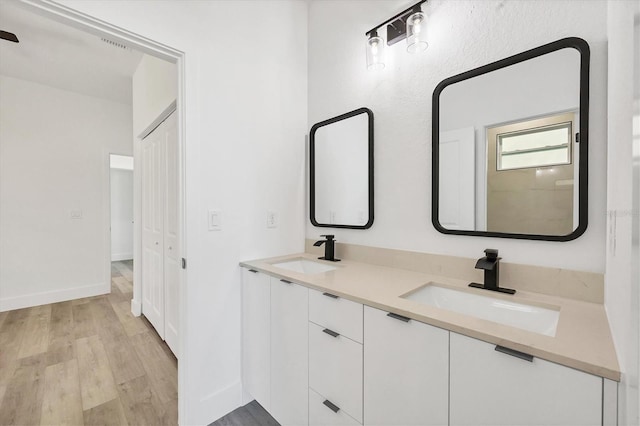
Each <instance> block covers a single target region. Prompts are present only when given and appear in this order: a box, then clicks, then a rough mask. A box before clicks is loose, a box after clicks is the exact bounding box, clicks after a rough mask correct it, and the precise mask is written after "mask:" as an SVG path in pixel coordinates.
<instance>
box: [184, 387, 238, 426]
mask: <svg viewBox="0 0 640 426" xmlns="http://www.w3.org/2000/svg"><path fill="white" fill-rule="evenodd" d="M241 394H242V384H241V383H240V381H237V382H235V383H234V384H232V385H231V386H229V387H227V388H225V389H222V390H220V391H218V392H215V393H212V394H210V395H207V396H205V397H203V398H201V399H200V401H199V404H198V405H199V406H198V409H197V410H196V411H197V412H198V413H199V416H198V417H200V418H196V419H194V418H187V419H184V420H185V421H186V423H185V424H205V425H208V424H211V423H213V422H215V421H216V420H218V419H219V418H220V417H222V416H224V415H225V414H228V413H230V412H232V411H233V410H235V409H236V408H238V407H240V406H241V404H242V395H241Z"/></svg>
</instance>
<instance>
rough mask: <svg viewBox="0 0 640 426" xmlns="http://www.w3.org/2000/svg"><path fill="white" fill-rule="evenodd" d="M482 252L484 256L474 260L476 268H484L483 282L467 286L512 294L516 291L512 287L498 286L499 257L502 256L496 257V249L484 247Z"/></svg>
mask: <svg viewBox="0 0 640 426" xmlns="http://www.w3.org/2000/svg"><path fill="white" fill-rule="evenodd" d="M484 254H486V256H485V257H482V258H480V259H478V261H477V262H476V269H484V284H480V283H471V284H469V287H475V288H482V289H484V290H491V291H498V292H500V293H508V294H514V293H515V292H516V291H515V290H513V289H511V288H502V287H500V259H502V258H501V257H498V250H496V249H486V250H485V251H484Z"/></svg>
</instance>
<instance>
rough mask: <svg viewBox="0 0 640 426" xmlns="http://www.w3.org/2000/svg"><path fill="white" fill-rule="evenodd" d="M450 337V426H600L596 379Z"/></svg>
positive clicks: (599, 385) (599, 380) (599, 389)
mask: <svg viewBox="0 0 640 426" xmlns="http://www.w3.org/2000/svg"><path fill="white" fill-rule="evenodd" d="M495 347H496V346H495V345H493V344H489V343H485V342H482V341H480V340H476V339H472V338H470V337H465V336H461V335H459V334H456V333H451V346H450V351H451V367H450V368H451V381H450V395H451V401H450V410H451V411H450V416H451V417H450V420H451V423H450V424H451V425H452V426H454V425H474V426H480V425H492V426H494V425H505V426H507V425H509V426H513V425H519V426H521V425H545V426H551V425H558V426H567V425H580V426H586V425H600V424H601V422H602V378H600V377H596V376H592V375H590V374H587V373H583V372H581V371H578V370H574V369H572V368H568V367H564V366H561V365H559V364H554V363H551V362H548V361H544V360H541V359H539V358H533V360H532V362H529V361H526V360H523V359H520V358H516V357H514V356H512V355H507V354H504V353H501V352H498V351H496V350H495Z"/></svg>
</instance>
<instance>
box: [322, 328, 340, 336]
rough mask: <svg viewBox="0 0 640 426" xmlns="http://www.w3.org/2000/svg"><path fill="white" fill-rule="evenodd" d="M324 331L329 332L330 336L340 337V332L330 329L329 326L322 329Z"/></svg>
mask: <svg viewBox="0 0 640 426" xmlns="http://www.w3.org/2000/svg"><path fill="white" fill-rule="evenodd" d="M322 332H323V333H327V334H328V335H329V336H331V337H339V336H340V333H336V332H335V331H333V330H329V329H328V328H325V329H324V330H322Z"/></svg>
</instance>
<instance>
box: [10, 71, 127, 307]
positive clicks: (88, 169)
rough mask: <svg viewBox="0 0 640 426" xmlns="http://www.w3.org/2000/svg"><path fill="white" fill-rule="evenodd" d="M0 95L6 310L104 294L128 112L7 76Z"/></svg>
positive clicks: (113, 104)
mask: <svg viewBox="0 0 640 426" xmlns="http://www.w3.org/2000/svg"><path fill="white" fill-rule="evenodd" d="M0 93H1V94H2V95H1V96H0V235H1V236H2V238H1V239H0V311H2V310H8V309H15V308H20V307H25V306H33V305H38V304H43V303H52V302H56V301H61V300H69V299H73V298H76V297H85V296H90V295H95V294H101V293H107V292H108V291H109V288H110V287H109V279H108V277H109V271H108V270H106V265H107V261H108V259H109V256H110V254H109V252H108V248H107V247H108V240H107V239H106V238H107V236H108V232H107V231H108V226H109V223H108V217H109V214H108V202H109V198H108V197H109V193H108V178H109V152H114V151H115V152H119V153H125V154H126V153H129V154H130V153H131V131H132V127H131V107H130V106H129V105H125V104H120V103H116V102H113V101H107V100H103V99H99V98H94V97H90V96H85V95H80V94H77V93H73V92H69V91H66V90H60V89H55V88H52V87H48V86H43V85H41V84H37V83H32V82H29V81H25V80H19V79H16V78H10V77H6V76H0ZM71 211H81V214H82V218H79V219H72V218H71V217H70V215H71Z"/></svg>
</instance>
